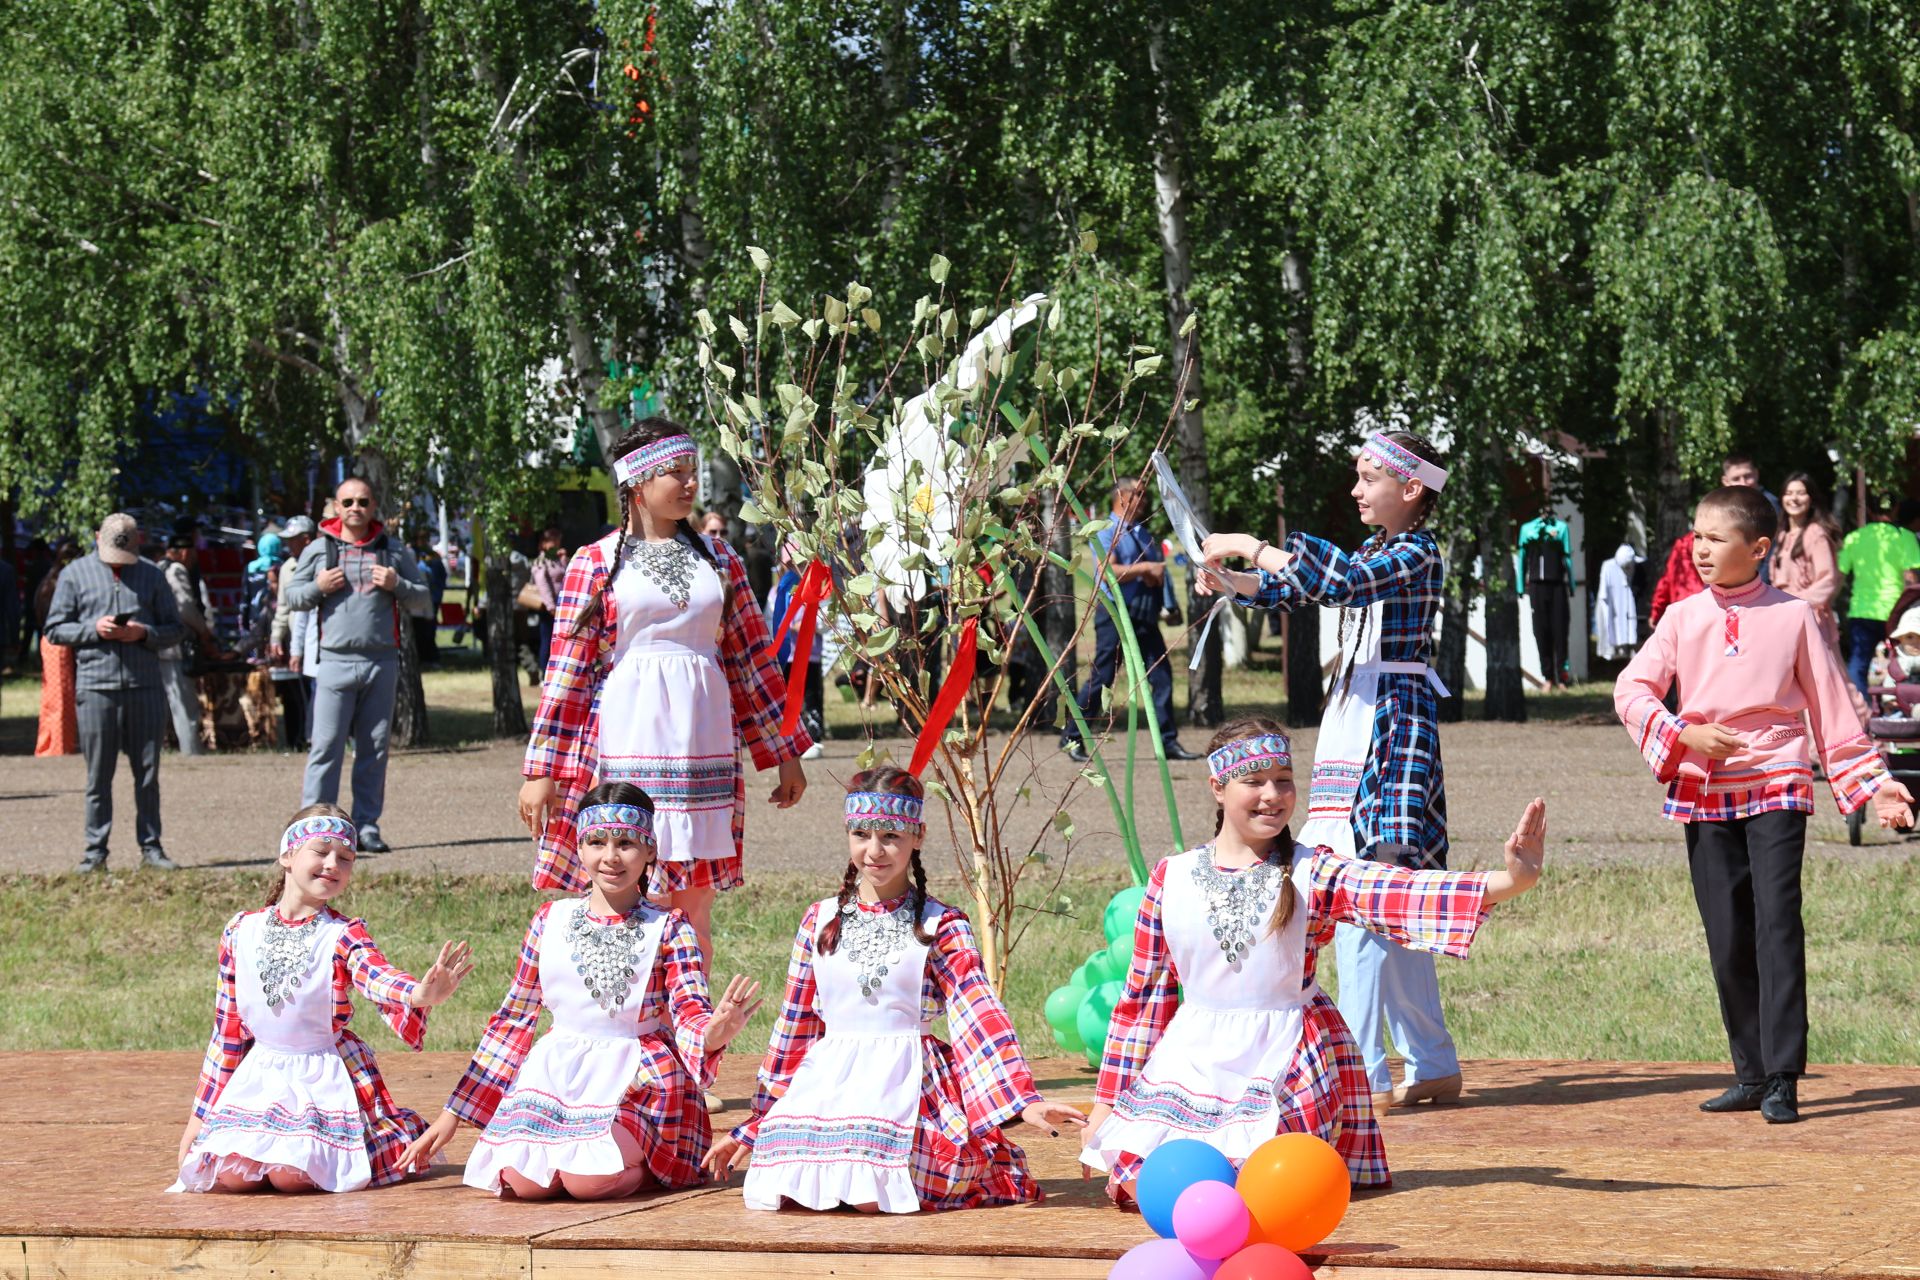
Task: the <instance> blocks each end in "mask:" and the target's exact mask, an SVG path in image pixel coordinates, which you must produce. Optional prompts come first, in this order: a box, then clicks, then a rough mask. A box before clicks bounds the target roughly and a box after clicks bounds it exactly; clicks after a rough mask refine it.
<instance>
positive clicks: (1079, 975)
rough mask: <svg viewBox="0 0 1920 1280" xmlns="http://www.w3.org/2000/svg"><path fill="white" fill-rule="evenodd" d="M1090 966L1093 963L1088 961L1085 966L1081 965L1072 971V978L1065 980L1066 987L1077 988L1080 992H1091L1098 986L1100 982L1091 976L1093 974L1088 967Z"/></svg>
mask: <svg viewBox="0 0 1920 1280" xmlns="http://www.w3.org/2000/svg"><path fill="white" fill-rule="evenodd" d="M1092 964H1093V961H1091V960H1089V961H1087V963H1086V964H1083V965H1081V966H1080V967H1079V968H1078V969H1075V970H1074V971H1073V976H1072V977H1071V978H1068V979H1067V985H1068V986H1070V987H1078V988H1080V989H1081V990H1082V991H1091V990H1093V989H1094V988H1095V987H1097V986H1099V985H1100V980H1099V979H1098V978H1096V977H1094V976H1093V972H1092V969H1091V967H1090V966H1091V965H1092Z"/></svg>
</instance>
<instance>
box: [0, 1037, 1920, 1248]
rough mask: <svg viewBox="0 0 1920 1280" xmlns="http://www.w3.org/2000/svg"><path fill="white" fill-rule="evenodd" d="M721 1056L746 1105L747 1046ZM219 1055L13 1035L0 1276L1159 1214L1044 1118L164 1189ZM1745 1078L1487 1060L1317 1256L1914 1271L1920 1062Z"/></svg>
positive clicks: (1082, 1221) (417, 1067)
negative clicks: (623, 1192) (846, 1150)
mask: <svg viewBox="0 0 1920 1280" xmlns="http://www.w3.org/2000/svg"><path fill="white" fill-rule="evenodd" d="M376 1048H377V1049H383V1050H385V1051H384V1052H383V1053H382V1054H381V1061H382V1064H383V1066H384V1067H385V1068H386V1071H387V1079H388V1082H389V1083H390V1085H391V1086H392V1088H393V1092H394V1094H395V1096H396V1097H397V1098H398V1099H399V1100H400V1101H401V1102H402V1103H405V1104H409V1105H412V1106H415V1107H417V1108H418V1109H419V1110H421V1111H422V1112H423V1113H426V1114H428V1115H429V1116H431V1115H433V1114H437V1111H438V1103H439V1100H440V1099H441V1098H443V1097H444V1096H445V1095H446V1092H447V1089H448V1088H449V1086H450V1085H451V1084H452V1082H453V1080H454V1077H455V1075H456V1074H457V1072H458V1071H459V1070H460V1069H461V1067H462V1066H463V1065H464V1060H463V1059H460V1058H457V1057H455V1056H453V1055H448V1054H429V1055H409V1054H406V1053H403V1052H397V1051H395V1050H393V1049H390V1048H387V1047H386V1046H384V1045H376ZM727 1065H728V1069H727V1071H726V1072H725V1074H724V1075H723V1077H722V1092H723V1094H724V1095H725V1096H726V1097H727V1098H728V1100H729V1104H730V1107H731V1109H732V1111H731V1114H732V1115H734V1116H737V1115H738V1114H739V1113H740V1109H741V1107H742V1105H743V1102H744V1099H745V1098H746V1097H747V1096H748V1093H749V1091H750V1089H751V1081H752V1069H753V1062H752V1060H751V1059H748V1058H744V1057H730V1058H729V1059H728V1063H727ZM1041 1065H1042V1067H1043V1070H1042V1072H1041V1078H1042V1087H1043V1088H1044V1089H1046V1090H1047V1091H1048V1092H1049V1093H1050V1094H1053V1095H1055V1096H1058V1097H1062V1098H1065V1099H1068V1100H1072V1101H1085V1100H1086V1099H1087V1097H1088V1096H1089V1095H1090V1093H1091V1090H1092V1076H1091V1073H1089V1072H1087V1071H1086V1070H1084V1069H1083V1068H1077V1067H1076V1066H1075V1065H1073V1064H1069V1063H1067V1062H1065V1061H1050V1062H1047V1063H1044V1064H1041ZM197 1067H198V1058H197V1055H192V1054H180V1053H142V1054H107V1053H50V1054H0V1068H3V1069H4V1070H5V1072H6V1076H7V1078H8V1079H11V1080H12V1081H13V1086H12V1088H10V1089H9V1090H8V1092H7V1094H6V1095H5V1099H4V1101H0V1276H4V1277H6V1278H7V1280H16V1278H19V1280H25V1278H26V1277H31V1278H32V1280H47V1278H49V1277H78V1276H113V1277H139V1276H148V1275H162V1274H165V1275H184V1276H198V1277H224V1276H241V1275H246V1276H272V1277H276V1278H277V1280H295V1278H298V1277H304V1276H320V1275H323V1274H324V1275H325V1276H327V1277H329V1280H373V1278H375V1277H380V1278H383V1280H441V1278H443V1277H452V1278H455V1280H485V1278H486V1277H492V1276H527V1277H538V1280H589V1278H590V1277H601V1276H615V1275H620V1276H635V1275H644V1276H647V1277H649V1280H694V1278H698V1280H712V1278H714V1277H721V1276H756V1277H762V1278H764V1280H776V1278H778V1277H786V1276H794V1277H813V1276H863V1277H879V1276H899V1275H918V1276H926V1277H978V1278H980V1280H988V1278H995V1280H999V1278H1003V1277H1035V1278H1044V1280H1095V1278H1096V1277H1103V1276H1105V1275H1106V1273H1107V1269H1108V1267H1109V1266H1110V1265H1111V1264H1112V1260H1113V1259H1114V1258H1116V1257H1117V1256H1119V1254H1120V1253H1122V1252H1123V1251H1124V1250H1125V1249H1127V1248H1128V1247H1129V1246H1131V1245H1133V1244H1135V1243H1137V1242H1138V1241H1140V1240H1142V1239H1144V1238H1146V1234H1147V1232H1146V1228H1145V1227H1144V1226H1143V1225H1142V1223H1141V1221H1140V1219H1139V1217H1138V1216H1137V1215H1122V1214H1121V1213H1119V1212H1117V1211H1116V1210H1113V1209H1111V1208H1109V1207H1107V1205H1106V1202H1105V1200H1104V1199H1103V1198H1102V1196H1101V1194H1100V1192H1099V1189H1098V1184H1097V1183H1082V1182H1081V1181H1080V1179H1079V1178H1078V1176H1077V1174H1076V1173H1075V1168H1076V1165H1075V1162H1074V1159H1073V1157H1074V1151H1075V1147H1074V1146H1073V1145H1072V1144H1071V1143H1069V1142H1068V1141H1066V1140H1062V1141H1060V1142H1057V1143H1056V1142H1053V1141H1050V1140H1048V1139H1046V1138H1044V1137H1039V1138H1038V1139H1037V1140H1035V1141H1031V1142H1027V1143H1026V1146H1027V1150H1028V1154H1029V1157H1030V1158H1031V1160H1032V1163H1033V1167H1034V1169H1035V1172H1036V1173H1038V1174H1039V1175H1040V1176H1041V1177H1042V1178H1043V1179H1044V1180H1045V1183H1046V1187H1047V1191H1048V1193H1049V1199H1048V1201H1047V1202H1046V1203H1045V1204H1042V1205H1034V1206H1023V1207H1019V1208H1013V1209H989V1210H982V1211H975V1212H968V1213H953V1214H942V1215H924V1216H921V1215H916V1216H913V1217H885V1218H865V1217H861V1216H859V1215H856V1214H851V1213H835V1214H822V1215H816V1214H808V1213H779V1214H773V1213H754V1212H749V1211H748V1210H746V1209H745V1208H744V1207H743V1206H742V1205H741V1203H740V1195H739V1179H738V1177H737V1176H736V1177H735V1179H734V1185H733V1186H732V1187H731V1188H724V1187H715V1188H707V1189H702V1190H698V1191H691V1192H682V1193H678V1194H671V1195H656V1196H654V1197H651V1198H641V1199H635V1200H626V1201H619V1202H615V1203H611V1204H596V1205H582V1204H574V1203H571V1202H560V1203H554V1202H545V1203H526V1204H523V1203H517V1202H511V1201H504V1202H503V1201H498V1200H495V1199H493V1198H491V1197H489V1196H486V1195H483V1194H481V1193H480V1192H477V1191H473V1190H470V1189H468V1188H466V1187H463V1186H462V1185H461V1184H460V1181H459V1177H458V1174H457V1171H456V1170H453V1169H438V1170H436V1171H435V1173H434V1175H433V1176H431V1177H429V1178H426V1179H424V1180H421V1181H419V1182H415V1183H412V1184H408V1185H403V1186H399V1187H392V1188H387V1189H384V1190H378V1191H369V1192H365V1193H362V1194H358V1195H348V1196H274V1195H250V1196H217V1195H208V1196H169V1195H164V1194H162V1191H161V1189H162V1188H163V1187H165V1186H166V1185H167V1183H168V1182H169V1181H170V1180H171V1178H172V1176H173V1173H172V1168H171V1164H172V1158H173V1153H174V1150H175V1146H176V1144H177V1142H178V1141H179V1134H180V1130H181V1126H182V1123H183V1122H184V1120H185V1114H186V1109H187V1102H188V1100H189V1098H190V1097H191V1093H192V1083H193V1079H194V1074H195V1071H196V1070H197ZM1724 1081H1725V1076H1724V1069H1723V1068H1719V1067H1703V1066H1686V1065H1679V1066H1676V1065H1650V1064H1644V1063H1634V1064H1618V1063H1591V1062H1475V1063H1469V1064H1468V1066H1467V1084H1468V1092H1467V1096H1466V1098H1465V1100H1464V1102H1463V1104H1462V1105H1459V1106H1455V1107H1449V1108H1445V1109H1440V1110H1435V1109H1431V1108H1421V1109H1419V1110H1417V1111H1410V1112H1401V1113H1396V1114H1395V1115H1393V1116H1392V1117H1390V1118H1389V1119H1388V1121H1387V1122H1386V1135H1387V1145H1388V1155H1389V1158H1390V1159H1391V1160H1392V1162H1393V1167H1394V1174H1395V1186H1394V1187H1393V1189H1392V1190H1390V1191H1384V1192H1375V1193H1370V1194H1367V1195H1363V1196H1360V1197H1358V1198H1356V1200H1355V1203H1354V1205H1353V1208H1352V1209H1351V1210H1350V1211H1349V1213H1348V1215H1347V1218H1346V1221H1345V1222H1343V1223H1342V1224H1341V1226H1340V1229H1339V1230H1338V1231H1337V1232H1335V1234H1334V1236H1333V1238H1332V1239H1331V1240H1329V1241H1327V1242H1326V1244H1325V1245H1324V1246H1322V1251H1321V1253H1320V1254H1318V1255H1316V1256H1315V1257H1313V1258H1312V1259H1310V1260H1311V1261H1314V1262H1316V1263H1318V1264H1319V1265H1320V1274H1321V1275H1322V1276H1326V1277H1337V1278H1341V1280H1443V1278H1445V1280H1467V1277H1469V1276H1470V1274H1471V1273H1475V1272H1481V1273H1486V1272H1503V1273H1506V1275H1505V1277H1495V1276H1486V1275H1482V1276H1480V1277H1477V1280H1514V1277H1515V1275H1516V1273H1519V1274H1523V1275H1525V1274H1531V1275H1534V1276H1540V1275H1547V1274H1552V1275H1584V1276H1628V1275H1632V1276H1730V1277H1767V1278H1771V1277H1785V1276H1802V1275H1818V1276H1824V1277H1834V1278H1835V1280H1867V1278H1872V1280H1879V1278H1881V1277H1887V1278H1892V1277H1910V1278H1920V1069H1914V1068H1893V1067H1831V1068H1822V1069H1819V1070H1817V1071H1816V1072H1815V1073H1814V1074H1813V1075H1812V1076H1810V1077H1809V1078H1808V1079H1807V1080H1805V1081H1804V1082H1803V1083H1802V1107H1803V1114H1804V1116H1805V1120H1804V1121H1803V1122H1802V1123H1801V1124H1799V1125H1797V1126H1791V1127H1784V1128H1776V1127H1769V1126H1767V1125H1766V1124H1764V1123H1762V1121H1761V1120H1760V1118H1759V1117H1758V1116H1757V1115H1741V1116H1706V1115H1702V1114H1701V1113H1699V1112H1698V1111H1696V1110H1695V1103H1697V1102H1698V1101H1699V1100H1700V1099H1701V1098H1702V1097H1704V1096H1706V1095H1707V1094H1709V1093H1710V1092H1713V1091H1716V1090H1718V1089H1719V1088H1720V1087H1721V1086H1722V1084H1723V1083H1724ZM726 1122H727V1123H731V1121H730V1120H727V1121H726ZM470 1144H471V1133H470V1131H468V1132H467V1133H466V1134H463V1136H462V1138H461V1140H460V1142H459V1143H458V1144H457V1145H456V1146H455V1148H454V1150H453V1154H454V1155H456V1156H462V1155H464V1153H465V1151H466V1149H467V1147H468V1146H469V1145H470ZM901 1255H912V1256H901Z"/></svg>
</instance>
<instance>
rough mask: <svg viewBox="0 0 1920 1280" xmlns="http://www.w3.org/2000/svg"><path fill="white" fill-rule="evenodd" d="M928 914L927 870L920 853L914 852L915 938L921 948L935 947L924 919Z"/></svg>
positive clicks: (916, 850)
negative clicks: (921, 860)
mask: <svg viewBox="0 0 1920 1280" xmlns="http://www.w3.org/2000/svg"><path fill="white" fill-rule="evenodd" d="M926 914H927V869H926V867H924V866H922V865H921V863H920V851H919V850H918V849H915V850H914V851H913V936H914V938H915V939H917V940H918V941H919V943H920V945H921V946H923V947H929V946H932V945H933V935H932V934H930V933H928V932H927V923H926V920H925V919H924V917H925V916H926Z"/></svg>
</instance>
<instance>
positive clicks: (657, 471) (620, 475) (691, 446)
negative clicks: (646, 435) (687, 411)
mask: <svg viewBox="0 0 1920 1280" xmlns="http://www.w3.org/2000/svg"><path fill="white" fill-rule="evenodd" d="M699 453H700V447H699V446H698V445H696V444H695V443H694V442H693V437H692V436H668V437H667V438H666V439H664V440H655V441H654V442H653V443H652V444H644V445H641V446H640V447H639V448H638V449H635V450H634V451H633V452H632V453H630V454H628V455H627V456H626V457H624V458H622V459H620V460H619V461H618V462H616V463H614V464H613V478H614V480H615V481H617V482H618V483H619V484H620V485H621V486H622V487H623V488H624V487H625V486H627V485H630V484H638V483H640V482H641V481H643V480H651V479H653V478H654V477H655V476H663V475H665V474H667V472H669V471H672V470H674V469H675V466H676V464H678V463H679V461H680V459H682V458H693V457H698V456H699Z"/></svg>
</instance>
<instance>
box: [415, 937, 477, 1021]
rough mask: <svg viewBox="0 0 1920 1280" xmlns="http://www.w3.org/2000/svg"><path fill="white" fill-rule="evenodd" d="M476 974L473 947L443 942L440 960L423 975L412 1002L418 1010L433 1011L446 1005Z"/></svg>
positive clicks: (459, 943) (416, 986)
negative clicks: (472, 975)
mask: <svg viewBox="0 0 1920 1280" xmlns="http://www.w3.org/2000/svg"><path fill="white" fill-rule="evenodd" d="M472 972H473V948H472V947H470V946H468V945H467V944H466V943H464V942H443V943H441V944H440V958H439V959H438V960H435V961H434V962H433V967H432V968H431V969H428V970H427V971H426V972H425V973H423V974H421V975H420V981H419V983H417V984H416V985H415V986H414V988H413V995H412V996H411V997H410V998H409V1000H408V1003H409V1004H411V1005H412V1006H413V1007H414V1008H416V1009H431V1008H433V1007H434V1006H435V1005H439V1004H444V1003H445V1002H446V1001H447V998H448V997H450V996H451V995H453V993H454V992H456V991H458V990H459V989H460V984H461V983H462V982H463V981H465V980H466V976H467V975H468V974H470V973H472Z"/></svg>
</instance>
